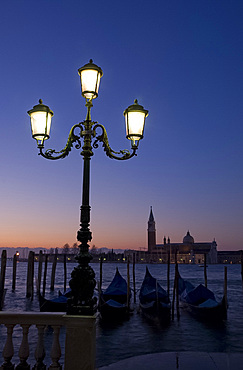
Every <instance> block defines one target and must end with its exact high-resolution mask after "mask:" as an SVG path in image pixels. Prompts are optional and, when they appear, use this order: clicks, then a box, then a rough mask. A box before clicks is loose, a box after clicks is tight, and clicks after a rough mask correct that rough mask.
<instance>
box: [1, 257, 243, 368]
mask: <svg viewBox="0 0 243 370" xmlns="http://www.w3.org/2000/svg"><path fill="white" fill-rule="evenodd" d="M74 265H75V264H68V265H67V269H68V276H70V272H71V271H72V269H73V267H74ZM117 266H118V267H119V271H120V273H121V274H122V275H123V276H124V277H126V274H127V266H126V264H104V265H103V287H106V286H107V285H108V284H109V282H110V281H111V280H112V278H113V276H114V273H115V270H116V267H117ZM35 267H36V273H37V268H38V265H37V264H36V266H35ZM92 267H93V269H94V271H95V273H96V277H97V279H99V264H92ZM145 267H146V265H136V289H139V287H140V286H141V283H142V280H143V277H144V274H145ZM148 267H149V269H150V272H151V274H152V275H153V276H154V277H156V278H157V279H158V281H159V283H160V284H161V285H162V286H163V287H164V288H166V287H167V282H166V280H167V266H166V265H148ZM26 271H27V264H26V263H24V262H21V263H18V266H17V281H16V291H15V292H14V293H12V292H11V286H12V266H11V263H10V262H8V267H7V271H6V284H5V287H6V288H8V291H7V294H6V298H5V306H4V308H3V310H4V311H6V310H9V311H38V309H39V307H38V301H37V298H36V296H35V297H34V300H33V301H32V302H31V301H30V300H29V299H26V298H25V293H26ZM179 271H180V274H181V275H182V277H184V278H187V279H188V280H190V281H191V282H192V283H193V284H195V285H196V284H199V283H203V282H204V271H203V268H200V267H199V266H198V265H179ZM227 271H228V303H229V309H228V318H227V320H226V321H225V322H223V323H222V324H220V325H217V326H216V325H212V324H211V325H209V324H205V323H202V322H199V321H197V320H196V319H194V318H192V317H191V316H190V315H188V314H187V313H186V312H183V311H181V317H180V320H179V321H178V320H177V318H176V317H175V320H174V321H172V322H171V323H170V324H169V325H168V326H166V327H165V326H160V325H158V324H155V323H154V324H152V323H149V322H147V321H146V320H145V319H144V318H143V317H141V316H140V315H139V314H138V313H137V310H136V307H135V309H134V312H133V314H132V316H131V317H130V319H129V320H128V321H125V322H123V323H120V324H112V323H110V324H109V325H108V324H107V323H106V324H104V323H102V321H101V320H99V318H98V319H97V340H96V346H97V347H96V349H97V351H96V352H97V355H96V361H97V366H98V367H100V366H104V365H107V364H110V363H113V362H116V361H119V360H121V359H124V358H126V357H130V356H134V355H141V354H146V353H153V352H167V351H206V352H243V320H242V317H243V294H242V293H243V291H242V282H241V266H240V265H228V266H227ZM130 274H131V287H133V281H132V266H131V267H130ZM170 275H171V277H170V280H171V284H170V285H171V293H172V286H173V278H174V266H173V265H172V266H171V274H170ZM50 276H51V264H49V270H48V277H49V280H47V289H46V297H47V298H51V297H55V296H56V295H57V293H56V292H57V290H58V289H62V288H63V265H62V264H57V272H56V283H55V292H53V293H50V291H49V286H50ZM207 276H208V288H209V289H211V290H212V291H213V292H214V293H215V295H216V296H217V297H218V298H222V295H223V287H224V266H223V265H209V266H208V268H207ZM171 295H172V294H171ZM46 336H47V340H48V336H49V337H50V338H49V340H50V341H51V333H47V334H46ZM4 337H5V329H4V327H2V326H0V352H2V349H3V345H4ZM19 338H21V330H20V328H17V331H16V330H15V334H14V342H15V343H17V342H18V341H19V340H20V339H19ZM32 340H33V343H35V340H36V336H35V335H34V336H31V341H32ZM63 344H64V335H63V334H61V346H63ZM30 347H31V343H30ZM33 351H34V350H33ZM33 351H32V352H33Z"/></svg>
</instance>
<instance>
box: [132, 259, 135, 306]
mask: <svg viewBox="0 0 243 370" xmlns="http://www.w3.org/2000/svg"><path fill="white" fill-rule="evenodd" d="M135 264H136V253H133V264H132V278H133V302H134V304H136V274H135Z"/></svg>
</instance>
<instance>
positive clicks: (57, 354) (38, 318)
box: [0, 311, 96, 370]
mask: <svg viewBox="0 0 243 370" xmlns="http://www.w3.org/2000/svg"><path fill="white" fill-rule="evenodd" d="M95 321H96V318H95V316H70V315H66V314H63V313H50V312H48V313H47V312H45V313H41V312H23V313H22V312H21V313H20V312H8V311H4V312H0V324H2V325H4V326H5V327H6V341H5V344H4V347H3V352H2V356H3V360H4V362H3V364H2V366H0V370H14V369H16V370H30V369H32V370H46V369H48V370H62V369H65V370H75V369H77V370H82V369H83V370H94V369H95V332H96V331H95ZM19 327H20V328H21V331H22V333H21V337H22V338H21V340H20V341H18V342H19V345H20V346H19V348H18V357H19V363H18V364H17V365H16V364H13V363H12V361H13V357H14V354H16V352H15V348H14V344H13V343H14V341H13V338H14V331H15V329H16V328H19ZM33 327H34V330H35V331H36V335H33V334H30V328H32V329H33ZM49 327H51V328H52V330H53V332H52V344H51V348H48V349H49V350H50V359H49V361H48V359H46V344H45V332H46V330H47V328H49ZM61 328H63V329H64V330H63V331H64V334H65V345H64V353H63V354H62V353H61V346H60V329H61ZM2 340H3V338H0V341H2ZM33 340H36V343H33ZM20 342H21V343H20ZM30 343H31V347H32V348H33V345H34V347H35V352H34V357H35V364H30V363H29V357H30V350H29V347H30ZM45 362H49V363H50V365H49V366H46V365H45ZM61 362H62V363H63V365H62V364H61Z"/></svg>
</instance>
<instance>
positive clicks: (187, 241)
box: [183, 230, 194, 244]
mask: <svg viewBox="0 0 243 370" xmlns="http://www.w3.org/2000/svg"><path fill="white" fill-rule="evenodd" d="M183 243H184V244H193V243H194V238H193V237H192V236H191V234H190V232H189V230H188V231H187V234H186V236H184V238H183Z"/></svg>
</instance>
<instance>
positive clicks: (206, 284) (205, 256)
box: [204, 253, 208, 288]
mask: <svg viewBox="0 0 243 370" xmlns="http://www.w3.org/2000/svg"><path fill="white" fill-rule="evenodd" d="M204 283H205V287H206V288H207V287H208V278H207V255H206V253H204Z"/></svg>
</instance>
